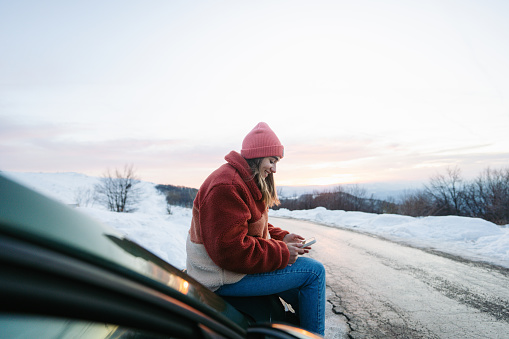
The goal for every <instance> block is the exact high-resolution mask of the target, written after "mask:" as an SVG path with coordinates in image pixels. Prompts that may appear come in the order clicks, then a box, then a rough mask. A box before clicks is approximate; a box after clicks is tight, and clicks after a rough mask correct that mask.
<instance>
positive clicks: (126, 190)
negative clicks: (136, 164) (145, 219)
mask: <svg viewBox="0 0 509 339" xmlns="http://www.w3.org/2000/svg"><path fill="white" fill-rule="evenodd" d="M138 184H139V178H138V176H137V175H136V173H135V170H134V168H133V165H132V164H131V165H125V166H124V169H123V171H120V170H118V169H115V172H114V173H111V171H110V170H109V169H108V170H107V171H106V173H105V174H104V175H103V178H101V183H100V184H97V185H96V187H95V189H96V192H97V195H98V197H99V198H100V200H101V201H102V202H103V203H105V204H106V206H107V207H108V209H109V210H110V211H113V212H132V211H134V205H135V204H136V203H137V202H138V200H139V198H140V195H141V191H140V189H139V188H138Z"/></svg>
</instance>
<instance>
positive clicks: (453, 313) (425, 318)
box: [270, 218, 509, 339]
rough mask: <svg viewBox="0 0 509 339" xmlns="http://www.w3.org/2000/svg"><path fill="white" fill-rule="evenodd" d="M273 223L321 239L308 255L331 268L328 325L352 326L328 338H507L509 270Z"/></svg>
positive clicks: (304, 225)
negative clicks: (336, 322) (336, 319)
mask: <svg viewBox="0 0 509 339" xmlns="http://www.w3.org/2000/svg"><path fill="white" fill-rule="evenodd" d="M270 222H271V223H272V224H274V225H275V226H278V227H281V228H283V229H286V230H288V231H291V232H293V233H297V234H300V235H302V236H304V237H306V238H307V237H315V238H316V239H317V243H316V244H315V245H313V247H312V248H313V249H312V251H311V252H310V253H309V254H308V255H309V256H311V257H312V258H315V259H317V260H320V261H321V262H322V263H323V264H324V265H325V267H326V269H327V286H328V297H327V298H328V302H329V306H330V307H329V308H331V309H332V310H333V311H334V314H333V315H332V316H331V315H330V314H332V312H329V313H330V314H329V315H328V316H327V320H326V326H327V324H328V323H330V322H333V321H334V319H333V318H332V317H340V318H342V319H344V321H346V324H347V328H346V330H345V332H346V333H344V332H343V333H339V332H342V331H343V330H342V329H338V330H337V332H338V333H331V329H330V328H329V331H328V332H326V337H327V338H476V339H477V338H509V269H505V268H500V267H496V266H491V265H487V264H483V263H476V262H471V261H468V260H465V259H461V258H458V257H455V256H451V255H445V254H441V253H434V252H433V251H430V250H421V249H416V248H412V247H409V246H405V245H401V244H397V243H394V242H391V241H387V240H384V239H381V238H379V237H375V236H371V235H366V234H361V233H357V232H352V231H349V230H344V229H338V228H333V227H327V226H324V225H319V224H315V223H311V222H306V221H299V220H292V219H280V218H271V221H270ZM331 305H332V306H331ZM329 327H330V326H329Z"/></svg>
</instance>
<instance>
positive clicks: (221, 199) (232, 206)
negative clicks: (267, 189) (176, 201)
mask: <svg viewBox="0 0 509 339" xmlns="http://www.w3.org/2000/svg"><path fill="white" fill-rule="evenodd" d="M225 160H226V161H227V163H226V164H224V165H223V166H221V167H220V168H219V169H217V170H216V171H214V172H213V173H212V174H211V175H210V176H209V177H208V178H207V179H206V180H205V182H204V183H203V185H202V186H201V187H200V190H199V191H198V194H197V196H196V199H195V200H194V206H193V218H192V222H191V229H190V231H189V233H190V240H191V242H193V243H195V244H203V245H204V246H205V249H206V251H207V253H208V255H209V256H210V258H211V259H212V261H213V262H214V263H215V264H216V265H218V266H219V267H220V268H223V269H225V270H229V271H232V272H236V273H244V274H252V273H262V272H270V271H274V270H276V269H281V268H284V267H286V265H287V264H288V260H289V258H290V252H289V251H288V247H287V246H286V244H285V243H284V242H283V241H282V240H283V238H284V236H285V235H287V234H288V233H289V232H287V231H284V230H282V229H280V228H277V227H274V226H272V225H271V224H269V223H268V209H267V207H266V206H265V203H264V202H263V201H262V194H261V192H260V189H259V188H258V186H257V185H256V183H255V181H254V180H253V179H252V174H251V170H250V169H249V166H248V164H247V162H246V160H245V159H244V158H243V157H242V156H241V155H240V154H239V153H237V152H235V151H232V152H230V153H229V154H228V155H227V156H226V157H225ZM269 234H270V238H269Z"/></svg>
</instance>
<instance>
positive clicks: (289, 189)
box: [278, 181, 424, 200]
mask: <svg viewBox="0 0 509 339" xmlns="http://www.w3.org/2000/svg"><path fill="white" fill-rule="evenodd" d="M355 185H357V186H358V187H359V188H361V189H364V190H366V195H367V196H371V195H373V197H374V198H375V199H381V200H385V199H387V198H389V197H392V198H394V199H396V200H397V199H398V198H399V197H400V196H401V195H402V194H403V193H405V191H411V190H415V189H420V188H423V185H424V182H422V181H401V182H375V183H362V184H336V185H321V186H320V185H315V186H278V195H279V196H280V198H297V197H299V196H301V195H303V194H313V193H323V192H329V191H332V190H334V188H336V187H338V186H341V187H344V188H351V187H353V186H355Z"/></svg>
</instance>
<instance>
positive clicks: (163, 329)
mask: <svg viewBox="0 0 509 339" xmlns="http://www.w3.org/2000/svg"><path fill="white" fill-rule="evenodd" d="M0 337H1V338H38V339H39V338H87V339H88V338H296V337H297V338H312V337H315V336H314V335H313V334H311V333H309V332H307V331H305V330H302V329H299V328H297V327H292V326H289V325H285V324H277V323H266V324H261V323H253V321H250V320H249V319H248V318H247V317H246V316H245V315H244V314H243V313H240V312H239V311H238V310H237V309H236V308H234V307H233V306H231V305H230V304H229V303H227V302H225V301H224V300H223V299H222V298H220V297H219V296H217V295H215V294H214V293H212V292H211V291H210V290H208V289H207V288H205V287H204V286H202V285H201V284H200V283H198V282H197V281H195V280H194V279H192V278H191V277H189V276H188V275H186V274H185V273H184V272H181V271H180V270H178V269H176V268H175V267H173V266H171V265H170V264H168V263H167V262H165V261H163V260H162V259H160V258H159V257H157V256H155V255H153V254H152V253H151V252H149V251H147V250H146V249H144V248H142V247H141V246H139V245H137V244H136V243H134V242H132V241H130V240H128V239H126V238H124V237H123V236H122V234H120V233H119V232H117V231H115V230H114V229H112V228H110V227H107V226H105V225H103V224H101V223H99V222H97V221H95V220H93V219H91V218H89V217H88V216H86V215H83V214H82V213H80V212H79V211H77V210H75V209H73V208H71V207H68V206H65V205H63V204H61V203H59V202H56V201H54V200H52V199H49V198H47V197H45V196H43V195H41V194H39V193H37V192H34V191H32V190H30V189H28V188H26V187H24V186H23V185H20V184H18V183H16V182H14V181H12V180H10V179H7V178H5V177H3V176H1V175H0Z"/></svg>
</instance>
